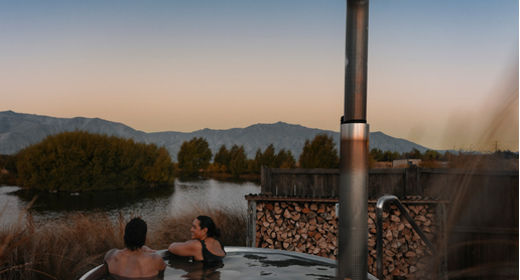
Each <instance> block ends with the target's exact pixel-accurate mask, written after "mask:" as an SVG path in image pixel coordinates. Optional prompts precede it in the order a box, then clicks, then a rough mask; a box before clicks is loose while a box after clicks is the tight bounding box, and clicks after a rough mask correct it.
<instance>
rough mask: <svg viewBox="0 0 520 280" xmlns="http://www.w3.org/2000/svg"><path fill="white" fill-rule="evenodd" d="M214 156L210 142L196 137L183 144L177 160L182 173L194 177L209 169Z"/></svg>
mask: <svg viewBox="0 0 520 280" xmlns="http://www.w3.org/2000/svg"><path fill="white" fill-rule="evenodd" d="M212 156H213V154H212V153H211V150H210V149H209V144H208V142H207V141H206V140H205V139H204V138H202V137H194V138H192V139H191V140H190V141H184V142H183V143H182V145H181V148H180V150H179V153H178V154H177V160H178V161H179V168H180V169H181V170H182V173H184V174H185V175H190V176H193V175H197V174H198V173H199V170H201V169H205V168H207V167H208V165H209V162H210V160H211V157H212Z"/></svg>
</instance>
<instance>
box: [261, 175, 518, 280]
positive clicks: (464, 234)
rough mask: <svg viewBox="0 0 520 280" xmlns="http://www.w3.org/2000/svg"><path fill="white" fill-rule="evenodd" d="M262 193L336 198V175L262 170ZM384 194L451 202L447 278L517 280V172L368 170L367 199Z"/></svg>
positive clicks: (337, 193)
mask: <svg viewBox="0 0 520 280" xmlns="http://www.w3.org/2000/svg"><path fill="white" fill-rule="evenodd" d="M261 191H262V194H264V195H269V194H271V195H275V196H298V197H314V198H331V197H338V195H339V192H338V191H339V171H338V170H337V169H269V168H262V175H261ZM383 194H393V195H396V196H397V197H399V198H400V199H402V200H403V199H407V198H410V197H421V198H423V199H433V200H443V201H449V205H448V211H447V215H446V217H445V219H446V221H445V222H446V225H447V229H446V230H447V233H446V236H447V240H446V242H447V248H448V249H447V252H446V253H447V255H448V270H449V271H450V273H451V274H450V278H452V279H457V278H464V279H518V261H519V258H518V233H519V232H518V218H519V217H518V211H519V209H518V197H519V196H518V195H519V193H518V171H475V172H469V171H467V170H456V169H427V168H419V167H416V166H412V167H409V168H401V169H399V168H395V169H372V170H370V171H369V179H368V196H369V199H371V200H374V199H378V198H379V197H380V196H382V195H383Z"/></svg>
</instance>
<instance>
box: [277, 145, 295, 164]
mask: <svg viewBox="0 0 520 280" xmlns="http://www.w3.org/2000/svg"><path fill="white" fill-rule="evenodd" d="M275 166H276V167H277V168H294V167H295V166H296V161H295V160H294V157H293V155H292V153H291V151H285V150H284V149H281V150H280V151H279V152H278V154H277V155H276V158H275Z"/></svg>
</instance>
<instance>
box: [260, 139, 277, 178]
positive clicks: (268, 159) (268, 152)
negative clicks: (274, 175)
mask: <svg viewBox="0 0 520 280" xmlns="http://www.w3.org/2000/svg"><path fill="white" fill-rule="evenodd" d="M255 163H256V164H255V172H257V173H260V168H262V166H265V167H277V166H276V154H275V151H274V145H273V144H270V145H269V146H267V147H266V148H265V150H264V152H262V151H261V150H260V149H258V150H257V151H256V155H255Z"/></svg>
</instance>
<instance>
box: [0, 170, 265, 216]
mask: <svg viewBox="0 0 520 280" xmlns="http://www.w3.org/2000/svg"><path fill="white" fill-rule="evenodd" d="M259 192H260V186H259V185H257V184H255V183H252V182H242V183H234V182H223V181H217V180H213V179H210V180H199V181H181V180H178V179H177V180H175V185H174V186H173V187H167V188H161V189H159V190H133V191H128V190H120V191H103V192H89V193H72V194H65V193H34V192H27V191H21V189H20V188H19V187H16V186H2V187H0V225H3V226H5V225H10V224H13V223H16V222H17V221H19V220H21V219H24V213H25V212H24V211H23V209H24V208H26V207H27V206H28V204H29V203H30V201H31V200H32V199H33V198H34V197H35V196H36V200H35V202H34V204H33V205H32V207H31V208H30V210H29V212H30V213H31V215H32V217H33V219H34V221H35V222H36V223H39V222H45V221H47V220H49V219H52V220H54V219H60V218H63V217H64V216H65V215H67V214H70V213H87V214H88V213H100V212H103V213H106V214H107V215H109V216H110V217H114V218H115V217H118V216H119V213H121V214H123V215H124V217H126V218H128V217H129V216H130V215H139V216H141V217H142V218H143V219H145V220H146V221H147V223H148V224H149V225H150V226H153V225H154V224H155V223H158V222H160V220H161V219H162V218H164V217H175V215H179V214H185V213H189V212H190V211H193V210H194V209H203V210H205V209H221V210H226V211H229V212H232V213H237V214H240V213H244V214H245V213H246V211H247V201H246V200H245V198H244V196H245V195H247V194H251V193H259Z"/></svg>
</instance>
